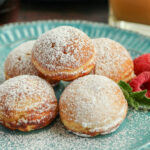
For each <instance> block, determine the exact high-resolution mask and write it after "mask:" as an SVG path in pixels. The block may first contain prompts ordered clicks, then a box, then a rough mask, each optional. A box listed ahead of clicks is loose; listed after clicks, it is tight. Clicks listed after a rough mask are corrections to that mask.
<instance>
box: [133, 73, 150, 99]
mask: <svg viewBox="0 0 150 150" xmlns="http://www.w3.org/2000/svg"><path fill="white" fill-rule="evenodd" d="M130 86H131V87H132V89H133V92H137V91H142V90H145V89H146V90H147V93H146V96H147V97H150V71H145V72H142V73H141V74H139V75H138V76H136V77H135V78H133V79H132V80H131V82H130Z"/></svg>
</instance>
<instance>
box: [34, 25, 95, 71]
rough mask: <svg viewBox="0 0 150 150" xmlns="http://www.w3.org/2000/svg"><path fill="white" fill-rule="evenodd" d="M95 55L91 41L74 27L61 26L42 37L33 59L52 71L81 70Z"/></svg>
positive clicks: (38, 40) (35, 46) (35, 47)
mask: <svg viewBox="0 0 150 150" xmlns="http://www.w3.org/2000/svg"><path fill="white" fill-rule="evenodd" d="M93 55H95V52H94V46H93V44H92V41H91V39H89V37H88V36H87V35H86V34H85V33H83V32H82V31H80V30H79V29H76V28H74V27H70V26H61V27H57V28H55V29H52V30H50V31H48V32H46V33H44V34H43V35H41V36H40V37H39V38H38V39H37V41H36V42H35V45H34V47H33V57H34V58H35V59H36V60H37V61H38V62H40V64H41V65H42V66H44V67H45V68H47V69H49V70H50V71H56V70H70V69H76V68H79V67H80V66H81V65H83V64H85V63H87V62H88V61H89V60H90V58H92V57H93Z"/></svg>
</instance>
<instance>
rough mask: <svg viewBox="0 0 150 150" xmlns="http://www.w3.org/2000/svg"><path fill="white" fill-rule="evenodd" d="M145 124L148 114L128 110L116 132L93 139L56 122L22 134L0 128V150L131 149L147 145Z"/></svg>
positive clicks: (58, 121)
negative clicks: (71, 131)
mask: <svg viewBox="0 0 150 150" xmlns="http://www.w3.org/2000/svg"><path fill="white" fill-rule="evenodd" d="M149 124H150V116H149V115H148V113H145V112H137V111H133V110H130V111H129V115H128V117H127V118H126V120H125V122H124V123H123V125H122V126H121V127H120V128H119V129H118V130H117V131H116V132H114V133H113V134H111V135H106V136H97V137H96V138H82V137H79V136H76V135H74V134H71V133H69V132H68V131H67V130H65V128H64V126H63V125H62V124H61V122H60V120H59V119H57V120H56V122H55V123H54V124H52V125H51V126H48V127H46V128H44V129H41V130H39V131H33V132H30V133H25V134H24V133H22V132H21V133H20V132H17V131H10V130H7V129H5V128H4V127H2V126H0V135H1V136H0V141H2V142H0V143H1V144H0V145H1V149H6V148H7V149H10V150H13V149H15V148H16V149H21V148H22V149H25V150H34V149H51V150H56V149H57V150H64V149H66V150H70V149H73V150H76V149H78V150H87V149H105V150H114V149H115V150H120V149H121V150H127V149H135V145H136V143H138V146H140V145H143V144H145V143H146V142H147V141H146V139H145V137H147V136H149V132H148V131H149V126H148V125H149ZM146 131H147V132H146ZM136 146H137V145H136Z"/></svg>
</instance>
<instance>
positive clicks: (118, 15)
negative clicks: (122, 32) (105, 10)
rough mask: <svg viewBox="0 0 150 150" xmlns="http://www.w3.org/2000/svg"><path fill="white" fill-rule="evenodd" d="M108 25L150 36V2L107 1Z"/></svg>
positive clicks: (136, 0) (139, 0)
mask: <svg viewBox="0 0 150 150" xmlns="http://www.w3.org/2000/svg"><path fill="white" fill-rule="evenodd" d="M109 24H110V25H112V26H116V27H119V28H123V29H127V30H132V31H136V32H140V33H142V34H145V35H148V36H150V0H109Z"/></svg>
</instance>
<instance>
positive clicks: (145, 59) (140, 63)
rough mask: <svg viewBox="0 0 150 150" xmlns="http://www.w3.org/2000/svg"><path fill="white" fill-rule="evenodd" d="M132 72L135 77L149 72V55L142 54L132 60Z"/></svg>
mask: <svg viewBox="0 0 150 150" xmlns="http://www.w3.org/2000/svg"><path fill="white" fill-rule="evenodd" d="M133 62H134V72H135V74H136V75H138V74H140V73H142V72H144V71H150V54H143V55H141V56H139V57H137V58H135V59H134V61H133Z"/></svg>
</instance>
